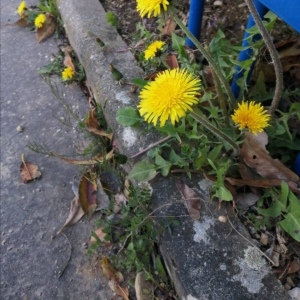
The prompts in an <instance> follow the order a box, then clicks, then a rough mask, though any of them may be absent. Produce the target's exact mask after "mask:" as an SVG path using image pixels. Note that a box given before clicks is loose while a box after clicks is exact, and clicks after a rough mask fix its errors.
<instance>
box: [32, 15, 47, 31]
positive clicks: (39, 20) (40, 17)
mask: <svg viewBox="0 0 300 300" xmlns="http://www.w3.org/2000/svg"><path fill="white" fill-rule="evenodd" d="M45 21H46V16H45V15H44V14H39V15H38V16H37V17H36V18H35V19H34V25H35V27H37V28H41V27H43V24H44V23H45Z"/></svg>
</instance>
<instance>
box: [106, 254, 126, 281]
mask: <svg viewBox="0 0 300 300" xmlns="http://www.w3.org/2000/svg"><path fill="white" fill-rule="evenodd" d="M101 268H102V272H103V274H104V276H105V277H106V278H107V279H108V280H113V281H116V282H117V283H121V282H123V281H124V277H123V275H122V273H121V272H119V271H118V270H116V269H115V268H114V267H113V266H112V265H111V262H110V260H109V259H108V258H107V257H106V256H103V257H102V258H101Z"/></svg>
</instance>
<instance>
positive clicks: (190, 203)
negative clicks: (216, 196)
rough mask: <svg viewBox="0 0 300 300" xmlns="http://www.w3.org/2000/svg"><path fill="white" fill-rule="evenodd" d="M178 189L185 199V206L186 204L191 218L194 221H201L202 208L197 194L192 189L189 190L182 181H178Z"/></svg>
mask: <svg viewBox="0 0 300 300" xmlns="http://www.w3.org/2000/svg"><path fill="white" fill-rule="evenodd" d="M176 187H177V189H178V190H179V192H180V193H181V195H182V197H183V199H184V204H185V206H186V208H187V210H188V212H189V215H190V216H191V218H192V219H193V220H199V219H200V207H201V202H200V198H199V197H198V196H197V195H196V193H195V192H194V191H193V190H192V189H191V188H189V187H188V186H187V185H186V184H185V183H183V182H182V181H177V182H176Z"/></svg>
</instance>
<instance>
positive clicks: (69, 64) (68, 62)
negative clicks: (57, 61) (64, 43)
mask: <svg viewBox="0 0 300 300" xmlns="http://www.w3.org/2000/svg"><path fill="white" fill-rule="evenodd" d="M64 66H66V67H70V68H71V69H72V70H73V71H74V72H75V71H76V70H75V66H74V64H73V61H72V58H71V56H70V54H69V53H68V52H65V59H64Z"/></svg>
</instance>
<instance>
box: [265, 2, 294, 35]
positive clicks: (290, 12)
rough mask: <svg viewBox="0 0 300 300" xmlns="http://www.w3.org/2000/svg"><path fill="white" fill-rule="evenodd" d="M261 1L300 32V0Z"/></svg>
mask: <svg viewBox="0 0 300 300" xmlns="http://www.w3.org/2000/svg"><path fill="white" fill-rule="evenodd" d="M260 2H261V3H262V4H264V5H265V6H266V7H267V8H268V9H269V10H271V11H272V12H274V13H275V14H276V15H277V16H278V17H279V18H280V19H282V20H283V21H284V22H286V23H287V24H289V25H290V26H291V27H293V28H294V29H295V30H296V31H298V32H299V33H300V0H260Z"/></svg>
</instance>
